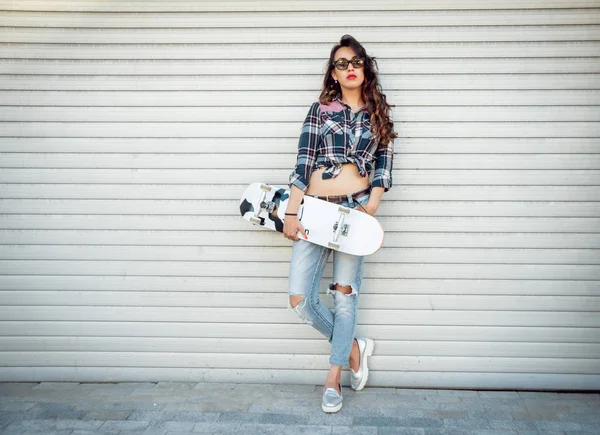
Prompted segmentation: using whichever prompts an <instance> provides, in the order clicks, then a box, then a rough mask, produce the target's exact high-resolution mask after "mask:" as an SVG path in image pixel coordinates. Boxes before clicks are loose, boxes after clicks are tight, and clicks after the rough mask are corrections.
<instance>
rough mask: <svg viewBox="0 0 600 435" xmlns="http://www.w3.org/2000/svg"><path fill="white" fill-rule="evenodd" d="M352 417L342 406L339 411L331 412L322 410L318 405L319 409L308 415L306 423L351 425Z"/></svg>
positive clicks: (335, 425)
mask: <svg viewBox="0 0 600 435" xmlns="http://www.w3.org/2000/svg"><path fill="white" fill-rule="evenodd" d="M344 406H346V405H344ZM354 417H355V416H353V415H350V411H348V410H347V409H344V407H342V409H341V410H340V411H338V412H335V413H331V414H328V413H325V412H323V410H322V409H321V408H320V407H319V409H315V410H314V411H313V412H312V413H311V414H309V415H308V422H307V423H306V424H307V425H309V426H310V425H316V426H332V427H337V426H341V427H349V426H352V422H353V419H354ZM361 427H362V426H361Z"/></svg>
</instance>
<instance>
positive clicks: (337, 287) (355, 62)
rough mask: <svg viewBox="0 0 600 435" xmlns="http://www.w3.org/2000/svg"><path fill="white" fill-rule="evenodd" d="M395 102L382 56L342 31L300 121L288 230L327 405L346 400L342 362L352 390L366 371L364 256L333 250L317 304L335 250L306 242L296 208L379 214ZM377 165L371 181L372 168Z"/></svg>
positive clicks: (296, 293)
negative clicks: (382, 80)
mask: <svg viewBox="0 0 600 435" xmlns="http://www.w3.org/2000/svg"><path fill="white" fill-rule="evenodd" d="M390 107H391V106H390V105H389V104H388V103H387V102H386V97H385V95H384V94H383V93H382V92H381V88H380V86H379V83H378V80H377V63H376V62H375V58H374V57H370V56H368V55H367V53H366V51H365V49H364V48H363V46H362V45H361V44H359V43H358V41H356V39H354V38H353V37H352V36H350V35H344V36H343V37H342V38H341V40H340V43H339V44H337V45H335V46H334V47H333V48H332V50H331V53H330V56H329V61H328V64H327V72H326V74H325V78H324V80H323V89H322V91H321V95H320V97H319V101H318V102H315V103H313V104H312V105H311V107H310V110H309V111H308V115H307V116H306V119H305V121H304V124H303V126H302V131H301V135H300V139H299V144H298V156H297V164H296V167H295V169H294V171H293V172H292V173H291V174H290V180H289V181H290V189H291V194H290V199H289V202H288V206H287V211H286V217H285V224H284V228H283V233H284V237H286V238H288V239H290V240H293V241H294V244H293V247H292V258H291V262H290V278H289V292H288V294H289V305H288V308H290V309H293V311H294V312H295V313H296V314H297V315H298V316H299V318H300V319H301V320H302V321H304V322H306V323H308V324H310V325H311V326H313V327H314V328H315V329H317V330H318V331H319V332H321V333H322V334H323V335H324V336H325V337H327V339H328V340H329V342H330V343H331V357H330V359H329V362H330V364H331V369H330V370H329V373H328V375H327V378H326V380H325V387H324V393H323V401H322V409H323V411H325V412H337V411H339V410H340V409H341V407H342V398H343V397H342V387H341V385H340V378H341V372H342V366H344V365H348V364H349V366H350V374H351V376H350V379H351V386H352V388H353V389H355V390H357V391H359V390H361V389H362V388H363V387H364V385H365V383H366V381H367V377H368V367H367V356H368V355H371V354H372V352H373V347H374V342H373V340H371V339H369V338H362V337H356V338H354V329H355V326H356V309H357V304H358V294H359V293H358V292H359V289H360V284H361V281H362V265H363V260H364V257H361V256H354V255H349V254H345V253H342V252H338V251H334V252H333V282H332V283H331V284H330V285H329V287H328V289H327V293H328V294H331V295H332V296H333V300H334V310H333V312H332V311H331V310H330V309H329V308H327V307H326V306H324V305H323V304H321V303H320V299H319V283H320V280H321V276H322V273H323V269H324V267H325V263H326V262H327V259H328V257H329V254H330V253H331V252H332V250H331V249H328V248H324V247H322V246H319V245H315V244H313V243H309V242H306V240H302V239H301V238H299V237H298V233H300V234H301V235H302V237H303V238H304V239H308V236H307V235H306V233H305V232H304V228H303V227H302V224H301V223H300V221H299V219H298V216H297V211H298V208H299V206H300V203H301V202H302V198H303V196H304V195H311V196H315V197H317V198H320V199H324V200H327V201H332V202H335V203H338V204H341V205H343V206H346V207H351V208H354V207H358V209H359V210H361V211H363V212H365V213H368V214H370V215H373V214H375V211H376V210H377V207H378V206H379V201H380V200H381V196H382V195H383V193H384V192H387V191H388V190H389V189H390V187H391V186H392V159H393V147H392V141H393V140H394V139H395V138H396V137H397V134H396V133H395V132H394V130H393V122H392V120H391V119H390V116H389V112H390ZM372 169H374V174H373V181H372V183H370V181H369V174H370V172H371V170H372Z"/></svg>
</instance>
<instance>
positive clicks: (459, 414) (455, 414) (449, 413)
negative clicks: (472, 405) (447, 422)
mask: <svg viewBox="0 0 600 435" xmlns="http://www.w3.org/2000/svg"><path fill="white" fill-rule="evenodd" d="M423 417H427V418H439V419H443V418H467V417H468V412H467V411H463V410H444V411H442V410H440V411H433V410H432V411H425V412H423Z"/></svg>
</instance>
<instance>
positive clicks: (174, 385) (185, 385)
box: [156, 382, 198, 390]
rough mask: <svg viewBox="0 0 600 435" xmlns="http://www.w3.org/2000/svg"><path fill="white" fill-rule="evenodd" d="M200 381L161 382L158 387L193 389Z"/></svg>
mask: <svg viewBox="0 0 600 435" xmlns="http://www.w3.org/2000/svg"><path fill="white" fill-rule="evenodd" d="M197 384H198V382H159V383H158V384H156V388H171V389H172V388H179V389H183V390H192V389H194V387H195V386H196V385H197Z"/></svg>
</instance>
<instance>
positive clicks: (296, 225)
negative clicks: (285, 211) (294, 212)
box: [283, 216, 308, 242]
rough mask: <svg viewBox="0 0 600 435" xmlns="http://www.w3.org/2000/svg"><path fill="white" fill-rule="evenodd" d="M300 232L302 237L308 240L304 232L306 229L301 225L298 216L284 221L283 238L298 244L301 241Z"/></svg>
mask: <svg viewBox="0 0 600 435" xmlns="http://www.w3.org/2000/svg"><path fill="white" fill-rule="evenodd" d="M298 231H300V233H302V236H303V237H304V238H305V239H308V236H307V235H306V233H305V232H304V227H303V226H302V224H301V223H300V220H299V219H298V216H286V217H285V219H284V221H283V237H285V238H286V239H290V240H293V241H294V242H297V241H298V240H300V238H299V237H298Z"/></svg>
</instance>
